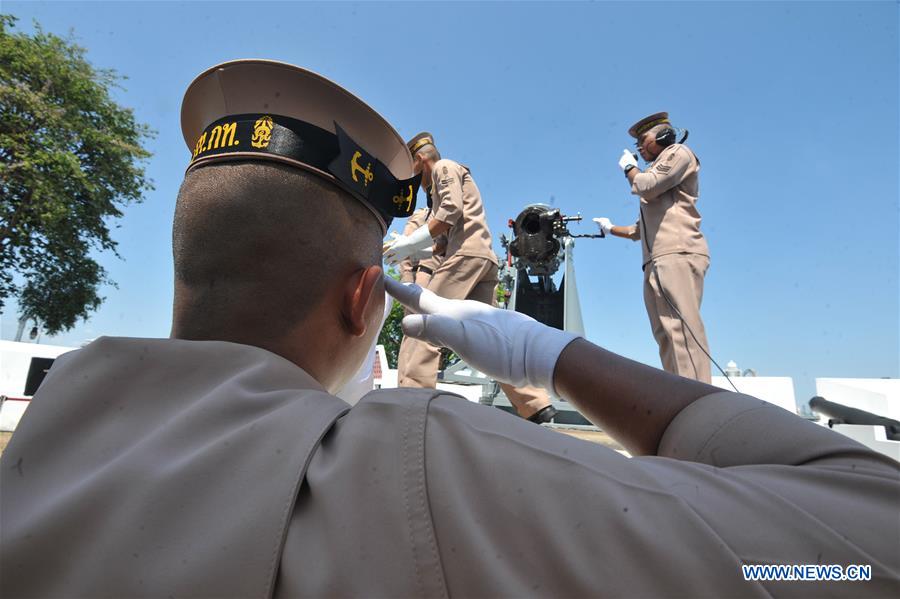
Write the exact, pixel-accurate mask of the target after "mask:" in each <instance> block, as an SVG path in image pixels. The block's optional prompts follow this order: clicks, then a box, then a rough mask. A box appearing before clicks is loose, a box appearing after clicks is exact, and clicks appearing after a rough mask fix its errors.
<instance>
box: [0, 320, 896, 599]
mask: <svg viewBox="0 0 900 599" xmlns="http://www.w3.org/2000/svg"><path fill="white" fill-rule="evenodd" d="M661 393H664V390H661ZM0 484H2V494H0V516H2V519H0V522H2V528H0V541H2V543H0V595H2V596H3V597H30V596H45V597H169V596H171V597H190V596H206V597H212V596H215V597H269V596H273V595H274V596H275V597H300V596H311V597H339V596H353V595H355V596H366V597H374V596H378V597H441V596H447V595H455V596H459V597H497V596H546V597H586V596H600V595H602V596H616V597H663V596H665V597H675V596H681V597H704V596H707V597H768V596H807V597H812V596H816V597H823V596H836V595H843V596H850V595H852V596H855V597H864V596H872V597H876V596H881V597H887V596H894V597H896V596H898V595H900V553H898V552H897V543H898V538H900V519H898V518H897V505H898V499H900V480H898V464H897V463H896V462H893V461H892V460H889V459H888V458H885V457H884V456H881V455H879V454H875V453H873V452H872V451H870V450H868V449H866V448H865V447H863V446H862V445H859V444H858V443H856V442H854V441H852V440H850V439H848V438H846V437H843V436H841V435H839V434H837V433H835V432H832V431H830V430H828V429H826V428H824V427H820V426H817V425H815V424H812V423H810V422H807V421H804V420H802V419H800V418H798V417H796V416H794V415H793V414H790V413H788V412H786V411H784V410H782V409H781V408H778V407H775V406H772V405H770V404H767V403H766V402H764V401H761V400H758V399H754V398H752V397H748V396H744V395H737V394H733V393H729V392H717V393H713V394H712V395H710V396H707V397H704V398H701V399H699V400H698V401H696V402H695V403H693V404H692V405H690V406H688V407H687V408H685V409H684V410H683V411H682V412H681V413H680V414H679V415H678V416H677V417H676V418H675V419H674V420H673V422H672V423H671V425H670V426H669V428H668V430H667V431H666V433H665V435H664V438H663V440H662V442H661V445H660V448H659V457H655V456H654V457H641V458H633V459H628V458H625V457H623V456H621V455H619V454H618V453H616V452H614V451H612V450H610V449H607V448H606V447H603V446H601V445H597V444H594V443H590V442H587V441H582V440H578V439H574V438H572V437H568V436H566V435H562V434H560V433H557V432H555V431H552V430H549V429H546V428H542V427H539V426H535V425H533V424H532V423H529V422H526V421H524V420H522V419H520V418H516V417H514V416H512V415H510V414H507V413H505V412H502V411H500V410H497V409H496V408H491V407H487V406H481V405H478V404H474V403H470V402H468V401H466V400H464V399H462V398H459V397H456V396H452V395H446V394H442V393H441V392H440V391H436V390H434V389H427V390H426V389H421V390H414V389H404V390H399V389H389V390H381V391H374V392H372V393H369V394H368V395H366V396H365V397H363V398H362V400H361V401H360V402H359V404H357V405H356V406H355V407H353V408H352V409H350V408H349V406H347V405H346V404H345V403H344V402H342V401H341V400H339V399H337V398H335V397H332V396H330V395H328V394H327V393H325V392H323V391H322V389H321V387H320V386H319V384H318V383H317V382H316V381H315V380H314V379H312V378H311V377H310V376H309V375H308V374H307V373H306V372H304V371H303V370H302V369H300V368H298V367H297V366H295V365H294V364H292V363H290V362H288V361H286V360H284V359H283V358H281V357H279V356H276V355H274V354H271V353H269V352H267V351H265V350H262V349H259V348H255V347H250V346H245V345H239V344H234V343H225V342H206V341H199V342H198V341H180V340H168V339H113V338H101V339H99V340H97V341H96V342H94V343H92V344H91V345H89V346H87V347H86V348H84V349H81V350H78V351H75V352H72V353H69V354H66V355H65V356H63V357H61V358H60V359H59V360H57V362H56V363H55V364H54V366H53V368H52V369H51V370H50V373H49V374H48V376H47V378H46V380H45V381H44V383H43V385H42V386H41V388H40V389H39V391H38V393H37V395H36V396H35V397H34V400H33V402H32V405H31V406H30V407H29V409H28V411H27V412H26V414H25V416H24V418H23V419H22V422H21V424H20V425H19V429H18V430H17V431H16V433H15V435H14V436H13V438H12V440H11V442H10V444H9V446H8V447H7V449H6V451H5V452H4V453H3V456H2V459H0ZM780 563H785V564H841V565H849V564H869V565H871V566H872V581H870V582H803V583H798V582H748V581H745V580H744V579H743V576H742V573H741V565H742V564H780Z"/></svg>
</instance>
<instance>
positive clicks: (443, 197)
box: [432, 160, 463, 225]
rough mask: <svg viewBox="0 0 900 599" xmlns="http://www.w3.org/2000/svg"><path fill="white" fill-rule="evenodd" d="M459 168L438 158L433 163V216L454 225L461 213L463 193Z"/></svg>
mask: <svg viewBox="0 0 900 599" xmlns="http://www.w3.org/2000/svg"><path fill="white" fill-rule="evenodd" d="M459 171H460V169H458V168H455V166H454V165H452V164H448V163H446V162H444V161H442V160H439V161H438V162H436V163H435V165H434V170H433V171H432V175H433V176H434V189H435V194H436V196H437V197H436V204H437V206H436V208H435V211H434V218H435V219H437V220H439V221H441V222H445V223H448V224H450V225H455V224H456V221H458V220H459V219H460V217H462V213H463V193H462V179H461V174H460V172H459Z"/></svg>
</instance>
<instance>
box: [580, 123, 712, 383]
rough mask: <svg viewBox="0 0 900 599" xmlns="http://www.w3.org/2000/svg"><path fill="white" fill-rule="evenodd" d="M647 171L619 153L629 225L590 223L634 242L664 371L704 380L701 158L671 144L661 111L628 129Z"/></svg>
mask: <svg viewBox="0 0 900 599" xmlns="http://www.w3.org/2000/svg"><path fill="white" fill-rule="evenodd" d="M628 134H629V135H631V136H632V137H633V138H635V140H636V142H635V145H636V146H637V148H638V151H639V152H640V153H641V157H642V158H643V159H644V160H645V161H646V162H647V164H648V166H647V169H646V170H644V171H641V169H640V168H638V165H637V159H636V158H635V157H634V155H633V154H632V153H631V152H630V151H629V150H624V151H623V152H622V156H621V158H620V159H619V167H620V168H621V169H622V170H623V172H624V173H625V177H626V178H627V179H628V183H629V184H630V186H631V193H633V194H634V195H637V196H639V197H640V203H639V204H638V211H639V213H640V216H639V217H638V220H637V222H636V223H635V224H633V225H630V226H627V227H620V226H616V225H614V224H612V223H611V222H610V220H609V219H608V218H605V217H604V218H595V219H594V221H595V222H596V223H597V224H598V225H599V226H600V228H601V229H602V230H603V232H604V233H606V234H607V235H614V236H616V237H624V238H626V239H632V240H634V241H638V240H640V242H641V250H642V252H643V261H642V263H641V264H642V268H643V270H644V305H645V306H646V308H647V316H648V317H649V318H650V328H651V329H652V331H653V337H654V338H655V339H656V343H657V345H659V357H660V360H661V361H662V365H663V368H664V369H665V370H667V371H668V372H671V373H673V374H678V375H681V376H685V377H688V378H692V379H695V380H698V381H702V382H704V383H709V382H711V380H712V379H711V375H712V373H711V371H710V359H711V357H710V352H709V344H708V342H707V340H706V328H705V327H704V326H703V320H702V319H701V318H700V304H701V303H702V301H703V280H704V277H705V276H706V271H707V270H708V269H709V247H708V246H707V244H706V238H705V237H704V236H703V233H701V232H700V220H701V218H700V212H699V210H698V209H697V202H698V200H699V196H700V183H699V173H700V160H699V159H698V158H697V156H696V155H695V154H694V152H693V151H692V150H691V149H690V148H689V147H687V146H686V145H684V143H676V134H675V129H674V128H673V127H672V124H671V122H670V121H669V114H668V113H667V112H658V113H656V114H652V115H650V116H648V117H646V118H643V119H641V120H640V121H638V122H637V123H635V124H634V125H632V126H631V127H630V128H629V129H628Z"/></svg>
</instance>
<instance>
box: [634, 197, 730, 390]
mask: <svg viewBox="0 0 900 599" xmlns="http://www.w3.org/2000/svg"><path fill="white" fill-rule="evenodd" d="M638 210H639V211H640V213H641V239H643V240H644V246H645V247H646V248H647V255H649V256H652V255H653V252H652V251H651V249H650V242H649V241H648V240H647V226H646V224H645V223H644V208H643V207H642V206H639V207H638ZM650 268H651V269H652V270H653V275H654V276H655V277H656V285H657V286H658V287H659V292H660V293H661V294H662V296H663V297H664V298H665V300H666V303H667V304H669V307H670V308H672V310H674V311H675V314H677V315H678V319H679V320H681V326H683V327H684V328H686V329H687V330H688V332H689V333H690V334H691V337H693V339H694V343H696V344H697V347H699V348H700V351H702V352H703V353H704V354H706V357H707V358H709V360H710V362H712V363H713V364H715V365H716V368H718V369H719V372H721V373H722V376H724V377H725V378H726V379H727V380H728V384H729V385H731V387H732V389H734V390H735V392H736V393H740V391H738V388H737V386H736V385H735V384H734V381H732V380H731V377H730V376H728V374H726V373H725V371H724V370H722V367H721V366H719V363H718V362H716V360H715V358H713V357H712V356H711V355H709V352H708V351H706V348H705V347H703V344H702V343H700V342H699V341H697V335H695V334H694V330H693V329H692V328H691V325H689V324H688V323H687V322H686V321H685V320H684V316H682V314H681V311H680V310H678V308H676V307H675V304H674V303H673V302H672V300H671V298H669V294H668V293H666V290H665V289H663V286H662V281H661V280H660V278H659V273H658V272H657V270H656V264H654V263H653V260H652V258H651V260H650ZM688 355H690V352H688ZM692 361H693V360H692ZM696 369H697V367H696V366H694V374H697V370H696Z"/></svg>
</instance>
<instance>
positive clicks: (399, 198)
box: [393, 185, 414, 212]
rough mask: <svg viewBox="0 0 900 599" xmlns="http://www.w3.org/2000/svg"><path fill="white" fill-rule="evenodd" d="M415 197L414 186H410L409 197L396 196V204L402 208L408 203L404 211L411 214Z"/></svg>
mask: <svg viewBox="0 0 900 599" xmlns="http://www.w3.org/2000/svg"><path fill="white" fill-rule="evenodd" d="M413 197H414V194H413V186H412V185H410V186H409V195H407V196H406V197H405V198H404V197H403V196H402V195H395V196H394V198H393V199H394V203H395V204H397V205H398V206H400V205H401V204H403V203H406V208H404V209H403V211H404V212H409V210H410V208H412V201H413Z"/></svg>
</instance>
